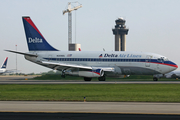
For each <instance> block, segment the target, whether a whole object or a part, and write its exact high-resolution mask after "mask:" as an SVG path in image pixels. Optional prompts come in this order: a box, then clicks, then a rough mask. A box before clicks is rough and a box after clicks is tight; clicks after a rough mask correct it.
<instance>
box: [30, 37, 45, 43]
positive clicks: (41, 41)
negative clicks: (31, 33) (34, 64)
mask: <svg viewBox="0 0 180 120" xmlns="http://www.w3.org/2000/svg"><path fill="white" fill-rule="evenodd" d="M28 42H29V43H43V40H42V39H41V38H37V37H35V38H34V39H33V38H31V37H29V38H28Z"/></svg>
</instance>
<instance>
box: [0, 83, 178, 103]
mask: <svg viewBox="0 0 180 120" xmlns="http://www.w3.org/2000/svg"><path fill="white" fill-rule="evenodd" d="M84 97H86V100H87V101H133V102H180V85H179V84H98V85H97V84H95V85H94V84H64V85H0V100H38V101H39V100H42V101H83V100H84Z"/></svg>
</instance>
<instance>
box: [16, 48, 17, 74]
mask: <svg viewBox="0 0 180 120" xmlns="http://www.w3.org/2000/svg"><path fill="white" fill-rule="evenodd" d="M16 52H17V45H16ZM16 75H17V53H16Z"/></svg>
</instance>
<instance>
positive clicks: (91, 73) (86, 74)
mask: <svg viewBox="0 0 180 120" xmlns="http://www.w3.org/2000/svg"><path fill="white" fill-rule="evenodd" d="M103 75H104V71H103V70H102V69H96V70H91V71H79V76H82V77H102V76H103Z"/></svg>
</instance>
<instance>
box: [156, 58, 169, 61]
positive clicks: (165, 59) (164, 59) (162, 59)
mask: <svg viewBox="0 0 180 120" xmlns="http://www.w3.org/2000/svg"><path fill="white" fill-rule="evenodd" d="M157 60H158V61H159V62H164V61H169V60H168V58H166V57H160V58H158V59H157Z"/></svg>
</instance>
